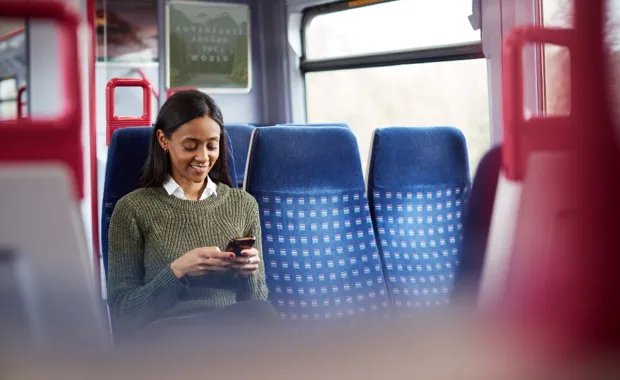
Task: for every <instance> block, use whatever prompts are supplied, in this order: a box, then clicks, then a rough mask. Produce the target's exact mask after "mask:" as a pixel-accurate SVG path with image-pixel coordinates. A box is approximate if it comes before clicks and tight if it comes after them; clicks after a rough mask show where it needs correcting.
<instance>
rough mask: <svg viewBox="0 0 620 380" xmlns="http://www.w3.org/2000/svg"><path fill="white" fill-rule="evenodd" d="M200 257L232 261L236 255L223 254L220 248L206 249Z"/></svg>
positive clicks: (201, 251) (201, 250) (202, 250)
mask: <svg viewBox="0 0 620 380" xmlns="http://www.w3.org/2000/svg"><path fill="white" fill-rule="evenodd" d="M199 252H200V256H202V257H204V258H209V259H210V258H213V259H232V258H233V257H235V254H234V253H230V252H222V251H221V250H220V249H219V248H218V247H205V248H201V249H200V251H199Z"/></svg>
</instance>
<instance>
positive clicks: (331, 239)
mask: <svg viewBox="0 0 620 380" xmlns="http://www.w3.org/2000/svg"><path fill="white" fill-rule="evenodd" d="M245 187H246V190H247V191H248V192H250V193H251V194H252V195H253V196H254V197H255V198H256V200H257V201H258V204H259V209H260V218H261V223H262V239H263V255H264V261H265V271H266V275H267V285H268V287H269V298H270V301H271V302H272V303H273V305H274V306H275V307H276V308H277V310H278V311H279V312H280V315H281V317H282V318H283V319H285V320H287V321H290V322H315V321H329V320H333V321H337V320H344V319H345V318H347V317H364V316H367V317H371V318H372V317H374V318H382V317H387V316H389V315H390V313H391V310H390V305H389V298H388V295H387V289H386V284H385V280H384V276H383V271H382V267H381V259H380V257H379V254H378V251H377V244H376V241H375V236H374V231H373V225H372V219H371V217H370V212H369V207H368V202H367V198H366V194H365V191H364V180H363V175H362V169H361V163H360V159H359V151H358V148H357V142H356V140H355V136H354V135H353V133H352V132H351V131H350V130H349V129H345V128H341V127H332V128H329V127H326V128H303V127H290V128H273V127H268V128H259V129H257V130H256V131H255V132H254V136H253V140H252V145H251V149H250V158H249V163H248V172H247V173H246V184H245Z"/></svg>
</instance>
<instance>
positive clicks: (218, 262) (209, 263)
mask: <svg viewBox="0 0 620 380" xmlns="http://www.w3.org/2000/svg"><path fill="white" fill-rule="evenodd" d="M231 264H233V262H232V261H231V260H229V259H207V260H205V261H203V262H202V263H200V265H201V266H204V267H206V268H213V267H227V266H229V265H231Z"/></svg>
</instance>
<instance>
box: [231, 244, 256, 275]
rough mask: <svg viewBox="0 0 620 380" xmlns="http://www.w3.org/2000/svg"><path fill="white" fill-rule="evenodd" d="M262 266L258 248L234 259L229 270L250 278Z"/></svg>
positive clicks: (247, 250) (243, 252)
mask: <svg viewBox="0 0 620 380" xmlns="http://www.w3.org/2000/svg"><path fill="white" fill-rule="evenodd" d="M259 265H260V256H259V255H258V250H257V249H256V248H248V249H244V250H242V251H241V256H239V257H235V258H234V259H232V264H230V266H229V269H231V270H233V271H235V272H237V273H238V274H239V275H241V276H246V277H249V276H251V275H253V274H254V272H256V270H257V269H258V267H259Z"/></svg>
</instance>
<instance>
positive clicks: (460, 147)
mask: <svg viewBox="0 0 620 380" xmlns="http://www.w3.org/2000/svg"><path fill="white" fill-rule="evenodd" d="M469 184H470V179H469V165H468V159H467V147H466V144H465V138H464V137H463V134H462V133H461V132H460V131H459V130H458V129H455V128H451V127H432V128H415V127H392V128H381V129H377V130H376V131H375V135H374V138H373V143H372V151H371V160H370V166H369V175H368V188H369V192H371V193H372V198H371V200H370V204H371V207H372V213H373V218H374V223H375V226H376V229H377V233H378V238H379V242H380V251H381V256H382V259H383V264H384V268H385V275H386V278H387V284H388V290H389V294H390V298H391V300H392V303H393V307H394V312H395V314H396V315H397V316H403V315H410V314H411V312H410V310H412V309H417V308H427V307H434V306H441V305H446V304H448V303H449V299H450V294H451V291H452V286H453V281H454V275H455V271H456V267H457V265H458V264H459V247H460V244H461V240H462V229H463V224H462V223H463V210H464V207H465V203H466V200H467V195H468V193H469Z"/></svg>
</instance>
